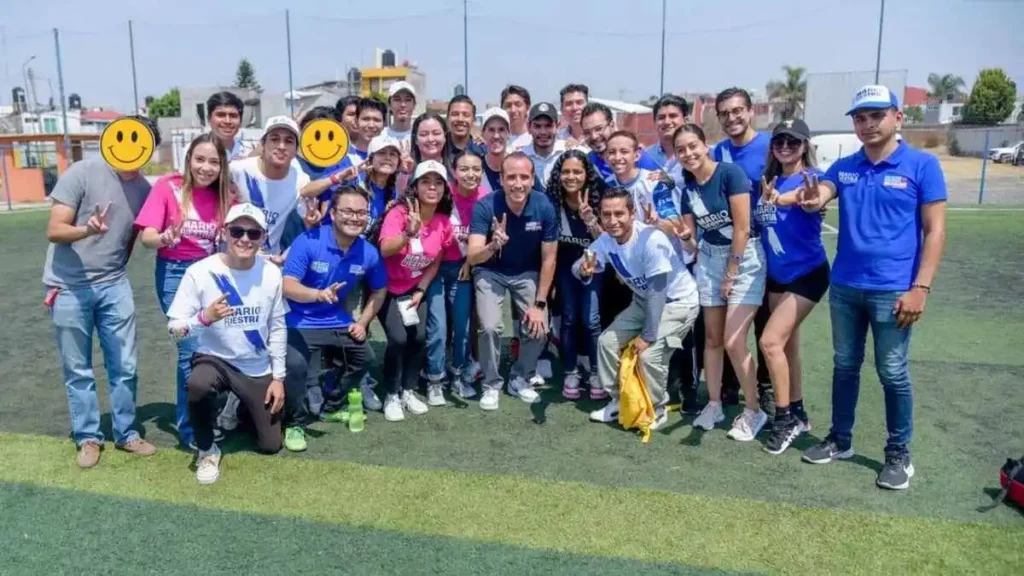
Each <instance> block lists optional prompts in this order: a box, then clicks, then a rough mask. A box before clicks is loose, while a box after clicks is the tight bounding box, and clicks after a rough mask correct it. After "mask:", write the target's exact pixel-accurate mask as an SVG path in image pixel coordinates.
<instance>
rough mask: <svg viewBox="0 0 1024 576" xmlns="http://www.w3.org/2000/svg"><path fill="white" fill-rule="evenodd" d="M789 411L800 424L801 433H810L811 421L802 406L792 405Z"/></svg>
mask: <svg viewBox="0 0 1024 576" xmlns="http://www.w3.org/2000/svg"><path fill="white" fill-rule="evenodd" d="M789 409H790V412H792V414H793V416H794V417H795V418H796V419H797V421H798V422H799V423H800V426H801V427H803V432H810V431H811V419H810V418H809V417H808V416H807V412H806V411H805V410H804V408H803V405H802V404H801V405H796V404H793V405H791V406H790V407H789Z"/></svg>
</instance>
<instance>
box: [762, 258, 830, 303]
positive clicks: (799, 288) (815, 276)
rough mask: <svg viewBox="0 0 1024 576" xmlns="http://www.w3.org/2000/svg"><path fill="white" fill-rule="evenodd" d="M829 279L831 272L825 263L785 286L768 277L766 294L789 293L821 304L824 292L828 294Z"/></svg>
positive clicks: (826, 262)
mask: <svg viewBox="0 0 1024 576" xmlns="http://www.w3.org/2000/svg"><path fill="white" fill-rule="evenodd" d="M831 278H832V271H831V269H830V268H829V266H828V261H825V262H822V263H821V266H818V267H817V268H815V269H814V270H811V271H810V272H808V273H806V274H804V275H803V276H798V277H796V278H794V279H793V281H792V282H788V283H786V284H782V283H779V282H776V281H775V280H773V279H772V277H771V276H770V275H769V276H768V292H773V293H775V294H784V293H786V292H790V293H792V294H796V295H797V296H802V297H804V298H807V299H808V300H810V301H811V302H821V298H822V297H823V296H825V292H828V286H829V282H830V281H831Z"/></svg>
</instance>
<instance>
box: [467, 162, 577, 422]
mask: <svg viewBox="0 0 1024 576" xmlns="http://www.w3.org/2000/svg"><path fill="white" fill-rule="evenodd" d="M534 179H535V174H534V171H533V163H532V162H530V159H529V158H528V157H527V156H526V155H525V154H523V153H522V152H513V153H511V154H509V155H508V156H506V157H505V160H504V161H503V162H502V164H501V182H502V190H498V191H496V192H493V193H491V194H489V195H488V196H485V197H484V198H481V199H480V201H478V202H477V203H476V206H474V207H473V222H472V224H471V225H470V228H469V248H468V254H467V260H468V262H469V264H470V265H471V266H474V269H473V276H474V277H473V282H474V287H475V292H476V311H477V315H478V316H479V319H480V332H479V341H478V342H479V351H480V367H481V369H482V370H483V373H484V393H483V396H482V397H481V399H480V408H481V409H483V410H497V409H498V391H499V390H501V386H502V379H501V375H500V374H498V365H499V361H500V359H501V358H500V355H501V332H502V322H501V318H502V310H501V305H502V302H503V301H504V300H505V294H506V293H510V294H511V295H512V305H513V307H515V308H516V309H518V311H519V316H520V317H521V318H522V335H521V337H522V343H521V345H520V348H519V358H518V359H517V360H516V363H515V364H513V365H512V370H511V373H510V378H509V382H508V393H509V394H510V395H512V396H517V397H519V399H521V400H522V401H524V402H527V403H533V402H536V401H537V400H539V399H540V396H539V395H538V394H537V392H536V391H534V390H533V385H532V384H531V380H532V379H533V377H534V376H535V375H536V371H537V358H538V357H539V356H540V354H541V352H542V351H543V348H544V343H545V341H546V338H547V334H548V322H547V301H548V293H549V291H550V290H551V282H552V280H553V278H554V275H555V257H556V254H557V251H558V224H557V220H556V217H555V208H554V206H552V204H551V201H550V200H548V197H547V196H546V195H545V194H543V193H540V192H534V191H533V190H532V188H533V183H534Z"/></svg>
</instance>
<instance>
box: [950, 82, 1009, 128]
mask: <svg viewBox="0 0 1024 576" xmlns="http://www.w3.org/2000/svg"><path fill="white" fill-rule="evenodd" d="M1016 97H1017V84H1016V83H1014V81H1013V80H1010V78H1009V77H1008V76H1007V75H1006V72H1003V70H1002V68H987V69H984V70H982V71H981V72H979V73H978V79H977V80H975V81H974V86H973V87H971V95H970V96H969V97H968V98H967V104H966V105H964V109H963V114H962V118H963V123H964V124H975V125H978V126H994V125H996V124H999V123H1001V122H1003V121H1004V120H1006V119H1007V118H1008V117H1009V116H1010V113H1011V112H1013V101H1014V99H1015V98H1016Z"/></svg>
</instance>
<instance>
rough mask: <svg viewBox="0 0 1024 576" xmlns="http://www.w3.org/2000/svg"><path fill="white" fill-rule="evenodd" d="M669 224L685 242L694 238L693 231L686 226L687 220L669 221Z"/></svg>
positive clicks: (676, 219) (675, 219)
mask: <svg viewBox="0 0 1024 576" xmlns="http://www.w3.org/2000/svg"><path fill="white" fill-rule="evenodd" d="M669 223H670V224H671V226H672V230H673V231H674V232H675V234H676V236H678V237H679V239H680V240H682V241H683V242H689V241H690V239H691V238H693V229H692V228H690V227H689V226H687V225H686V220H685V219H684V218H682V217H679V218H673V219H672V220H669Z"/></svg>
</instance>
